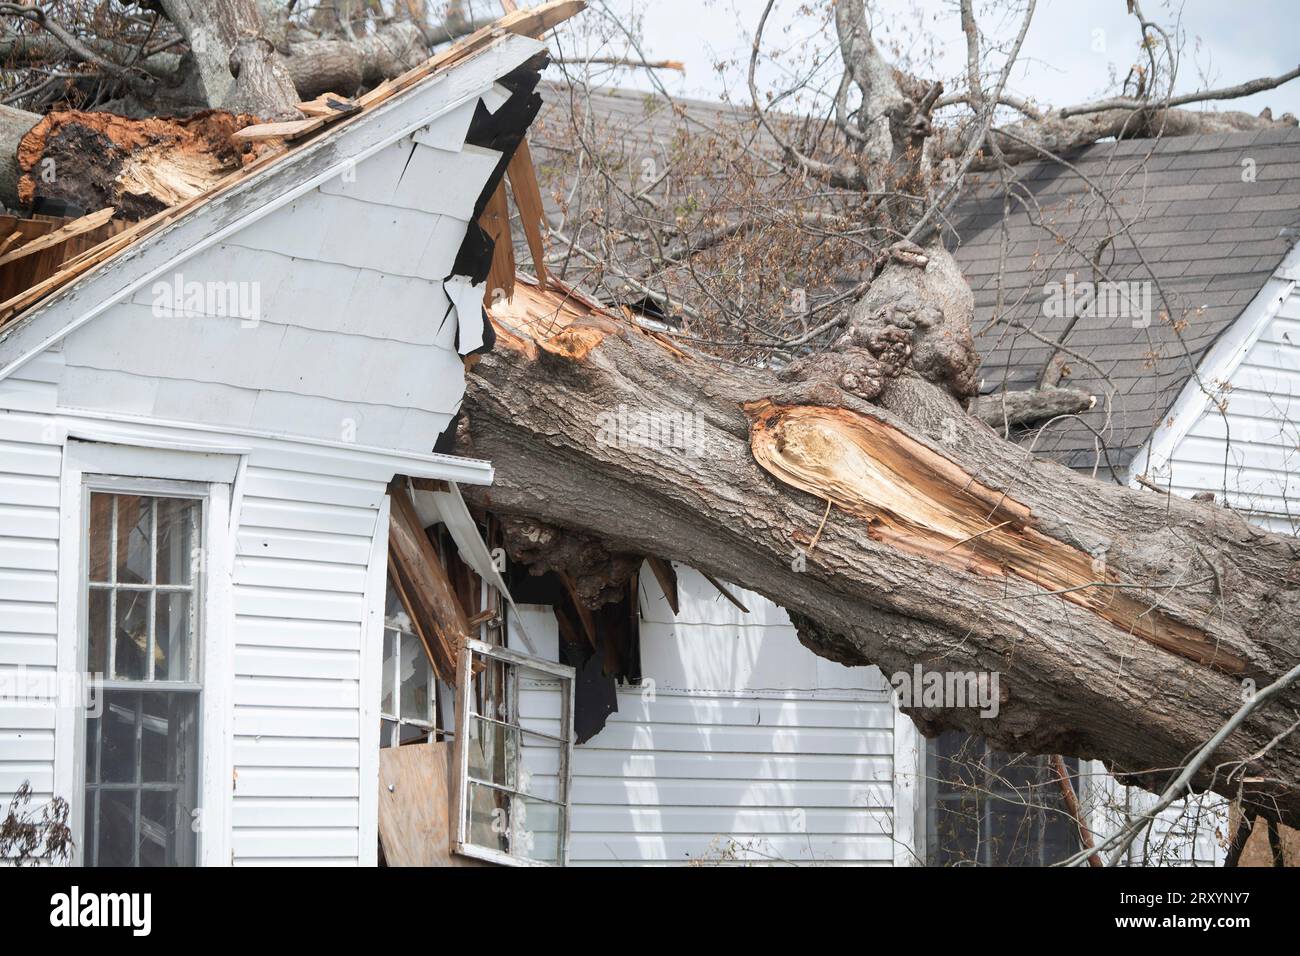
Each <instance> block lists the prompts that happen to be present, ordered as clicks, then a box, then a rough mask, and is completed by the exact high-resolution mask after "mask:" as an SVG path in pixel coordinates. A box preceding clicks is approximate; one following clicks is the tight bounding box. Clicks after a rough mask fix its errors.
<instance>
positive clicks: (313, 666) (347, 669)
mask: <svg viewBox="0 0 1300 956" xmlns="http://www.w3.org/2000/svg"><path fill="white" fill-rule="evenodd" d="M360 667H361V659H360V655H359V654H358V653H357V652H356V651H352V650H316V649H311V650H305V649H303V648H280V647H245V646H240V647H238V648H236V650H235V673H236V674H240V675H255V676H259V677H304V678H311V679H316V680H356V679H357V677H358V675H359V673H360Z"/></svg>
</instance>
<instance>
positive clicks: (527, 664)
mask: <svg viewBox="0 0 1300 956" xmlns="http://www.w3.org/2000/svg"><path fill="white" fill-rule="evenodd" d="M475 657H486V658H489V659H493V660H498V661H503V662H505V663H506V664H510V665H513V666H515V667H522V668H527V669H529V670H534V671H539V672H541V673H543V674H549V675H551V676H553V677H555V678H556V679H557V680H559V682H560V690H559V694H560V727H561V728H562V731H563V733H564V737H563V738H553V739H555V740H556V741H557V742H558V743H559V744H560V748H559V749H560V753H559V759H560V766H559V774H558V777H559V792H558V794H557V799H556V800H545V799H544V798H540V797H536V798H534V797H530V799H538V800H541V801H542V802H545V803H551V804H555V805H558V806H559V807H560V817H561V819H562V821H563V822H562V824H561V826H560V828H559V833H558V835H557V839H558V840H559V854H558V855H559V865H560V866H568V863H569V831H570V823H571V818H572V806H571V802H570V799H569V793H570V784H571V779H570V778H571V769H570V768H571V767H572V766H573V693H574V690H573V688H574V678H575V671H574V669H573V668H572V667H569V666H567V665H565V664H556V663H554V662H552V661H547V660H543V659H542V658H540V657H533V656H532V655H530V654H521V653H520V652H519V651H512V650H510V649H508V648H505V647H498V646H496V645H495V644H486V643H484V642H483V641H477V640H468V641H466V642H465V646H464V648H462V650H461V652H460V658H459V660H458V662H457V668H456V774H455V802H454V804H453V811H454V813H455V828H456V831H455V832H456V838H455V841H454V849H455V852H456V853H459V854H460V855H462V856H469V857H474V858H476V859H480V860H487V861H488V862H491V863H498V864H502V865H505V866H552V865H554V864H550V863H547V862H546V861H544V860H532V859H527V858H525V857H521V856H515V855H513V854H510V853H504V852H502V851H501V850H498V849H496V848H494V847H486V846H479V845H478V844H476V843H471V842H470V840H469V782H470V776H469V747H467V746H466V743H467V742H468V740H469V736H470V735H469V726H470V721H471V718H473V717H477V716H482V715H480V714H478V712H477V711H475V710H474V707H473V696H474V695H473V693H472V692H471V691H472V690H473V679H474V672H473V664H474V659H475ZM517 684H518V681H517V679H516V680H515V681H513V682H512V687H511V688H510V689H509V690H508V691H507V695H506V696H507V701H508V706H509V707H510V712H509V713H508V714H507V716H508V717H509V718H511V719H510V720H509V721H508V723H511V724H513V725H514V726H520V725H521V722H520V721H519V719H518V709H517V707H518V686H517ZM489 719H494V718H489ZM527 733H536V732H535V731H527ZM537 736H543V737H544V736H547V735H546V734H537ZM480 782H482V781H480ZM494 789H505V788H500V787H497V788H494ZM507 792H511V791H508V790H507Z"/></svg>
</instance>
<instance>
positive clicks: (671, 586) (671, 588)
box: [646, 557, 680, 614]
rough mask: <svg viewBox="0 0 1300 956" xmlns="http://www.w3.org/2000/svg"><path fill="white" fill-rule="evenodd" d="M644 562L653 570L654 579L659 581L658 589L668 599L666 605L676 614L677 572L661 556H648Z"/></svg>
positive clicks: (677, 608)
mask: <svg viewBox="0 0 1300 956" xmlns="http://www.w3.org/2000/svg"><path fill="white" fill-rule="evenodd" d="M646 563H648V564H649V565H650V570H651V571H653V572H654V576H655V580H656V581H658V582H659V589H660V590H661V591H663V592H664V597H665V598H667V600H668V606H669V607H670V608H672V609H673V613H674V614H676V613H677V612H678V611H679V610H680V608H679V607H678V601H677V572H676V571H675V570H673V566H672V564H671V563H669V562H668V561H665V560H664V559H663V558H656V557H648V558H646Z"/></svg>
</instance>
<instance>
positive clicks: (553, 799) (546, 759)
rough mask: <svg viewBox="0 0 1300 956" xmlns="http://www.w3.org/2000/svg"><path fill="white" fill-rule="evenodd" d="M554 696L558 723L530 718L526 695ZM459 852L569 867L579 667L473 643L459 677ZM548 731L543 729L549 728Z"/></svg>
mask: <svg viewBox="0 0 1300 956" xmlns="http://www.w3.org/2000/svg"><path fill="white" fill-rule="evenodd" d="M527 687H533V688H540V687H545V688H548V689H555V690H556V691H557V692H558V696H559V707H558V712H557V713H556V714H555V716H554V718H550V719H547V718H532V719H525V718H524V717H523V716H522V715H521V711H520V706H519V702H520V691H521V689H523V688H527ZM456 692H457V701H458V704H459V714H458V717H459V719H458V721H457V726H459V727H464V728H466V732H465V735H464V738H465V739H464V746H462V747H461V748H460V749H459V762H458V772H457V807H458V819H457V821H456V825H457V840H456V844H457V847H456V849H457V852H459V853H462V854H465V855H467V856H474V857H479V858H481V859H487V860H492V861H494V862H498V863H510V864H516V865H525V866H563V865H564V864H565V863H566V862H567V856H568V831H569V766H570V762H571V760H572V755H573V668H571V667H566V666H564V665H563V664H553V663H551V662H550V661H544V660H541V659H540V658H536V657H531V656H529V655H526V654H520V653H518V652H516V651H511V650H507V649H505V648H501V647H497V646H495V645H491V644H485V643H483V642H482V641H469V642H468V644H467V646H466V648H465V649H464V650H463V651H462V653H461V660H460V667H459V670H458V675H457V688H456ZM543 728H544V729H543Z"/></svg>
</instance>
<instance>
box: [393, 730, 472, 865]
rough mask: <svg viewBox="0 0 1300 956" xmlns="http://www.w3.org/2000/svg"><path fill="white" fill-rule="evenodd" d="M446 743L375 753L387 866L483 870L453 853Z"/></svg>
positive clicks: (449, 758) (449, 775) (449, 768)
mask: <svg viewBox="0 0 1300 956" xmlns="http://www.w3.org/2000/svg"><path fill="white" fill-rule="evenodd" d="M451 760H452V748H451V745H450V744H446V743H436V744H410V745H408V746H406V747H385V748H383V749H381V750H380V751H379V845H380V846H381V847H382V848H383V851H384V861H385V862H386V863H387V864H388V865H389V866H486V865H488V864H485V863H481V862H480V861H478V860H472V859H470V858H468V857H463V856H457V855H456V854H454V853H452V852H451V800H450V797H449V790H450V787H451Z"/></svg>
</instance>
